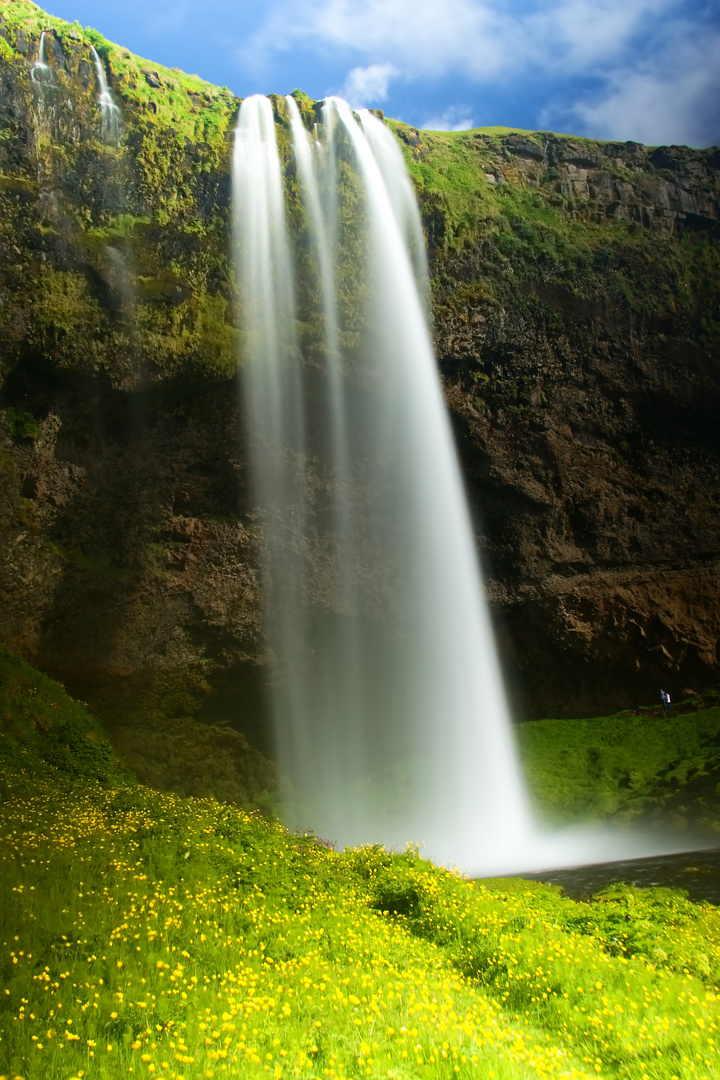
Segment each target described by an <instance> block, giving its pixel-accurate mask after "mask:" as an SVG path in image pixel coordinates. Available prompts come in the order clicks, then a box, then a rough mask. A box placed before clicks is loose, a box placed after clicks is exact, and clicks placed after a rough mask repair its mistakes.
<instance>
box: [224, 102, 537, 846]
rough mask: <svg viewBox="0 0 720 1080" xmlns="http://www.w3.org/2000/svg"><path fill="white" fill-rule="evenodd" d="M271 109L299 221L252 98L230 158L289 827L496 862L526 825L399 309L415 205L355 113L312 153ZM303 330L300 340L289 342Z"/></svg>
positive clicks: (442, 440)
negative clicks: (286, 149) (288, 163)
mask: <svg viewBox="0 0 720 1080" xmlns="http://www.w3.org/2000/svg"><path fill="white" fill-rule="evenodd" d="M288 110H289V117H290V130H291V137H292V147H293V161H294V168H295V170H296V174H297V178H298V181H299V189H300V198H301V207H302V208H301V211H300V214H301V217H302V224H301V225H300V226H299V225H298V224H297V218H298V212H297V210H296V212H295V217H294V219H293V220H292V222H290V221H286V213H285V199H286V195H285V192H284V187H283V170H282V167H281V161H280V156H279V153H278V148H277V142H276V134H275V122H274V117H273V113H272V107H271V105H270V102H269V101H268V100H267V99H266V98H262V97H253V98H249V99H247V100H246V101H244V102H243V104H242V106H241V110H240V118H239V122H238V128H237V133H236V144H235V208H236V243H237V265H238V271H239V281H240V300H241V310H242V312H243V324H242V329H241V347H242V351H243V356H244V362H245V364H244V378H245V397H246V401H247V410H248V426H249V431H250V443H251V458H252V468H253V475H254V481H255V490H256V495H257V499H258V502H259V504H260V507H261V513H262V524H263V530H264V536H265V543H266V550H267V560H266V568H265V569H266V579H267V580H266V588H267V592H268V596H269V610H268V636H269V641H270V644H271V647H272V648H273V651H274V653H275V656H276V658H277V674H276V685H275V688H274V702H273V704H274V714H275V722H276V734H277V747H278V756H279V762H280V767H281V771H282V773H283V775H284V777H285V786H284V792H283V796H284V801H285V809H286V814H287V816H288V817H289V819H290V820H291V822H292V823H294V824H297V825H308V824H311V825H313V826H314V827H315V829H316V830H317V831H318V832H320V833H321V834H322V835H326V836H328V837H331V838H332V839H337V840H338V841H339V842H340V843H341V844H343V845H346V844H358V843H373V842H383V843H385V844H387V845H395V846H404V845H405V843H406V842H407V841H417V842H421V843H424V844H425V845H426V848H427V851H428V853H429V854H430V855H432V856H433V857H435V858H437V859H441V860H443V861H452V862H459V863H460V864H461V865H463V866H465V867H468V866H469V865H477V864H478V863H479V862H481V863H483V864H484V865H487V866H495V865H499V864H500V863H502V862H503V859H504V857H506V856H507V849H508V845H509V844H510V843H513V844H515V843H516V842H519V841H521V840H522V838H525V837H526V836H527V834H528V831H529V828H530V824H529V821H530V819H529V813H528V810H527V806H526V798H525V793H524V789H523V784H522V780H521V777H520V772H519V768H518V765H517V761H516V755H515V751H514V746H513V741H512V735H511V730H510V723H509V718H508V715H507V708H506V704H505V698H504V692H503V687H502V681H501V677H500V672H499V667H498V661H497V657H496V655H495V648H494V643H493V635H492V630H491V627H490V624H489V619H488V615H487V611H486V607H485V603H484V599H483V593H482V584H481V580H480V575H479V571H478V564H477V557H476V553H475V550H474V544H473V538H472V532H471V529H470V524H469V519H468V515H467V510H466V506H465V499H464V494H463V490H462V484H461V480H460V475H459V470H458V465H457V462H456V459H455V452H454V448H453V443H452V436H451V432H450V427H449V423H448V419H447V416H446V412H445V407H444V403H443V398H442V394H441V391H440V386H439V382H438V377H437V371H436V367H435V360H434V356H433V352H432V347H431V344H430V339H429V335H428V329H427V324H426V318H425V311H424V308H423V302H422V299H421V296H420V293H421V291H422V290H423V288H424V285H423V283H424V282H425V281H426V280H427V277H426V271H425V268H424V261H423V260H422V258H421V251H422V248H421V245H420V233H419V218H418V216H417V209H416V208H415V206H414V199H413V198H412V191H411V188H410V187H409V181H408V180H407V176H406V173H405V170H404V167H401V166H402V159H401V158H400V157H399V156H398V155H399V151H398V152H397V155H396V153H395V149H396V148H395V147H394V146H393V145H392V144H391V143H388V142H387V141H386V138H385V135H386V134H387V137H388V138H389V139H390V140H392V138H393V137H392V135H390V133H389V132H387V133H386V132H385V130H384V128H383V126H382V124H381V122H380V121H379V120H377V119H376V118H375V117H373V116H369V115H363V117H362V126H361V125H360V124H359V123H358V122H357V121H356V119H355V118H354V116H353V114H352V113H351V111H350V109H349V107H348V106H347V105H345V104H344V103H343V102H341V101H339V100H329V101H327V102H326V103H325V106H324V112H323V116H322V122H321V125H320V136H321V138H320V144H319V145H318V144H317V143H314V142H313V141H312V140H311V139H310V136H309V133H308V131H307V130H306V129H305V127H304V125H303V123H302V120H301V118H300V114H299V111H298V108H297V105H296V103H295V102H294V100H288ZM376 125H377V127H376ZM351 208H352V209H353V212H354V215H355V222H356V223H359V227H360V232H359V233H353V230H354V229H355V225H354V224H351V225H350V227H348V224H347V223H348V220H349V211H350V209H351ZM288 225H290V226H291V227H290V228H288ZM290 234H293V243H292V244H291V243H290V239H289V236H290ZM353 243H357V248H356V249H355V250H353V249H352V245H353ZM408 248H410V251H411V252H412V257H411V256H410V255H409V254H408ZM293 260H295V263H296V265H297V266H300V262H299V261H298V260H301V261H302V260H304V261H302V266H303V267H304V268H305V272H304V275H303V273H300V274H299V275H298V277H299V279H300V278H302V277H303V276H304V277H305V279H306V280H304V281H303V280H298V284H297V290H295V289H294V288H293V274H292V269H291V268H292V265H293ZM308 279H309V280H308ZM418 279H419V281H420V287H418ZM348 290H349V291H348ZM296 291H297V295H296ZM300 309H302V312H301V311H300ZM300 315H302V317H301V319H300V324H299V325H301V326H304V325H306V324H308V323H311V324H314V323H317V322H319V323H320V324H321V325H322V328H323V329H322V333H321V335H320V338H321V340H319V341H318V340H317V339H314V340H310V341H309V343H308V341H305V340H303V341H300V339H299V336H298V334H297V333H296V331H295V329H294V327H295V321H296V320H297V319H298V318H300Z"/></svg>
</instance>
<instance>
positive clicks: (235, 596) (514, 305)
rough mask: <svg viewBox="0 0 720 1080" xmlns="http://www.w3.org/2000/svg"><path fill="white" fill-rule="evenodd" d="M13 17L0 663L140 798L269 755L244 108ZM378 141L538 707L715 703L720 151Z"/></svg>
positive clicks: (3, 200) (79, 33) (516, 664)
mask: <svg viewBox="0 0 720 1080" xmlns="http://www.w3.org/2000/svg"><path fill="white" fill-rule="evenodd" d="M0 11H1V12H2V15H1V17H0V334H1V335H2V341H3V348H2V356H1V357H0V379H1V380H2V389H1V395H2V396H1V398H0V418H1V420H0V500H2V510H1V511H0V514H1V518H0V520H1V522H2V524H1V525H0V529H1V531H0V582H1V585H0V588H1V589H2V596H3V605H2V610H1V611H0V638H1V639H2V641H3V642H4V643H5V644H6V645H8V646H9V647H11V648H13V649H15V650H17V651H19V652H21V653H22V655H24V656H25V657H27V658H29V659H31V660H32V661H33V662H35V663H36V664H38V665H40V666H41V667H43V668H44V669H45V670H47V671H49V672H52V673H53V674H55V675H59V676H61V677H63V678H64V679H65V680H66V681H67V682H68V684H69V685H70V686H71V688H73V689H74V690H75V691H76V692H79V693H81V694H82V696H84V697H88V698H90V699H91V700H92V701H93V703H94V704H95V707H96V708H97V709H98V711H99V712H100V714H101V715H103V717H104V719H106V721H108V722H109V723H110V726H111V727H112V726H113V724H114V725H115V728H114V737H115V739H116V741H117V742H118V743H119V744H120V745H121V746H123V747H124V748H125V749H126V751H127V752H129V753H135V754H136V755H138V761H136V762H135V764H136V766H137V767H138V768H140V771H141V772H142V769H143V768H145V770H146V773H149V774H151V773H152V761H153V759H154V757H156V756H157V754H158V753H160V752H161V751H160V749H159V742H158V740H160V742H162V738H164V737H165V735H166V736H167V740H170V741H172V739H175V738H176V737H177V736H178V735H181V734H182V731H183V730H184V728H183V725H189V724H191V723H194V722H195V721H197V720H201V721H213V720H219V719H222V718H226V717H230V718H232V721H233V724H234V725H235V726H237V727H238V728H239V729H240V731H241V732H242V733H243V734H244V735H245V736H247V737H248V738H249V739H250V740H251V742H253V743H254V744H255V745H256V746H258V747H260V748H261V749H264V748H266V743H265V741H264V734H263V732H264V727H263V707H262V699H263V690H264V687H265V686H266V684H267V681H268V678H269V674H268V673H269V670H270V669H269V665H268V657H267V655H266V648H265V644H264V641H263V633H262V617H261V601H262V595H261V585H260V577H259V572H258V552H259V547H258V545H259V543H260V537H259V531H258V527H257V524H256V516H255V507H254V506H253V502H252V498H251V496H250V493H249V489H248V484H247V478H246V465H245V459H244V453H243V433H242V419H241V418H242V408H241V401H240V389H239V386H238V382H237V378H236V366H237V360H236V347H235V330H234V323H233V282H232V266H231V262H230V257H229V250H230V240H231V233H232V219H231V179H230V158H231V153H232V129H233V125H234V121H235V116H236V112H237V108H238V104H239V103H238V101H237V100H236V99H234V98H233V96H232V95H231V94H230V92H229V91H227V90H225V89H222V90H220V89H218V88H216V87H212V86H209V85H208V84H206V83H204V82H202V81H201V80H199V79H198V78H196V77H193V76H187V75H184V74H183V73H182V72H179V71H175V70H173V71H168V70H166V69H163V68H161V67H158V66H157V65H154V64H151V63H149V62H146V61H143V60H141V59H139V58H137V57H134V56H132V55H131V54H130V53H128V52H127V51H126V50H123V49H121V48H118V47H116V46H114V45H112V44H110V43H108V42H106V41H105V40H104V39H103V38H102V37H101V36H100V35H99V34H97V33H96V32H95V31H89V30H83V29H81V28H80V27H79V26H77V25H75V26H73V25H69V24H66V23H62V22H60V21H59V20H55V19H52V18H50V17H48V16H46V15H45V14H44V13H42V12H41V11H40V10H39V9H37V8H35V7H34V6H33V5H32V4H30V3H28V2H27V0H4V2H3V3H2V4H0ZM43 30H44V31H45V32H46V33H45V40H44V49H45V67H42V66H39V65H38V60H39V52H40V35H41V32H42V31H43ZM91 47H93V48H94V49H95V50H96V54H97V58H98V62H99V63H100V64H101V65H102V73H103V76H104V77H105V78H106V79H107V82H108V84H109V87H110V91H111V93H112V95H113V98H114V101H115V102H116V103H117V105H118V106H119V107H120V109H121V128H120V130H119V131H118V133H117V134H114V133H113V132H112V130H109V129H108V125H107V123H106V124H105V125H104V124H103V111H102V109H101V107H100V105H99V103H98V89H99V82H98V73H97V68H96V60H95V58H94V56H93V54H92V53H91ZM301 104H302V106H303V108H305V109H307V110H310V109H312V104H313V103H311V102H308V100H307V99H305V98H304V97H303V98H301ZM276 107H277V111H278V124H279V128H280V130H281V131H282V129H283V126H284V124H285V119H284V113H283V108H282V102H281V101H280V100H278V101H277V102H276ZM106 119H107V118H106ZM390 123H391V125H392V127H393V129H394V130H395V132H396V134H397V135H398V137H399V138H400V139H401V140H402V142H403V144H404V147H405V150H406V155H407V159H408V163H409V165H410V168H411V172H412V175H413V178H414V181H415V183H416V186H417V190H418V194H419V198H420V202H421V207H422V211H423V215H424V220H425V225H426V232H427V237H428V244H429V250H430V257H431V271H432V288H433V308H434V325H435V334H436V343H437V351H438V356H439V361H440V367H441V372H442V376H443V379H444V383H445V387H446V393H447V400H448V404H449V406H450V408H451V410H452V416H453V420H454V423H455V428H456V432H457V438H458V445H459V448H460V454H461V458H462V462H463V466H464V470H465V476H466V479H467V486H468V492H469V496H470V500H471V504H472V507H473V512H474V515H475V521H476V527H477V535H478V545H479V549H480V551H481V553H482V557H483V561H484V563H485V567H486V572H487V576H488V592H489V595H490V598H491V600H492V603H493V608H494V611H495V614H496V616H497V620H498V626H499V629H500V632H501V639H502V641H503V645H504V651H505V655H506V658H507V664H508V670H509V673H510V682H511V684H512V686H513V688H514V689H515V691H516V693H517V695H518V698H519V699H520V700H522V701H524V702H525V707H526V708H527V709H529V710H531V711H532V712H533V713H534V714H536V715H537V714H541V713H547V712H555V713H559V712H562V713H565V714H568V713H569V714H572V713H577V712H580V711H591V712H594V713H597V711H599V710H600V708H601V707H603V708H610V707H612V706H615V705H621V704H628V703H633V702H636V701H639V700H647V699H648V698H649V697H651V696H652V697H654V696H655V695H656V693H657V688H658V686H659V685H660V684H665V683H668V684H669V686H670V688H671V690H675V691H676V692H680V691H682V690H683V689H685V688H686V687H687V688H693V689H696V690H702V689H703V688H705V687H707V686H709V685H712V684H713V683H717V680H718V677H719V675H720V658H719V657H718V651H717V646H718V637H719V634H720V607H719V606H718V603H717V586H718V562H719V560H720V540H719V537H720V425H718V422H717V420H718V387H719V386H720V382H719V379H718V375H719V371H718V367H719V364H720V361H719V359H718V338H719V336H720V319H719V317H718V292H719V287H720V266H719V265H718V247H717V238H718V220H719V217H720V212H719V208H718V192H719V183H718V168H719V166H720V153H718V151H712V150H710V151H692V150H689V149H687V148H684V147H663V148H657V149H654V150H650V149H647V148H645V147H642V146H639V145H637V144H601V143H596V142H592V141H589V140H584V139H577V138H567V137H564V136H557V135H553V134H551V133H522V132H511V131H508V130H504V129H488V130H486V131H481V132H467V133H465V132H463V133H453V134H450V133H448V134H445V133H434V134H433V133H428V132H417V131H415V130H414V129H411V128H408V127H407V126H406V125H402V124H395V123H393V122H390ZM151 731H155V732H156V733H158V732H159V733H160V734H156V735H155V736H154V737H151V735H150V734H149V732H151ZM163 732H164V733H165V735H163V734H162V733H163ZM140 733H142V734H140ZM153 738H154V741H153ZM143 740H144V741H143ZM167 740H166V741H167ZM163 745H165V744H163ZM168 745H169V743H168ZM163 752H165V751H163ZM168 752H169V751H168ZM140 759H142V760H140ZM143 761H144V762H145V764H144V766H143ZM186 768H187V762H186V761H181V760H178V761H177V762H176V771H177V772H178V775H180V774H181V773H182V772H183V771H184V770H185V769H186ZM178 782H179V780H178Z"/></svg>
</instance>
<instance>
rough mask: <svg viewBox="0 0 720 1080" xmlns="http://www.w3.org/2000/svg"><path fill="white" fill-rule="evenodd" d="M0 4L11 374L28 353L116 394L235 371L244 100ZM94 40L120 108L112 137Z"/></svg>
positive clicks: (1, 178)
mask: <svg viewBox="0 0 720 1080" xmlns="http://www.w3.org/2000/svg"><path fill="white" fill-rule="evenodd" d="M1 10H2V21H1V22H0V34H1V35H2V36H1V37H0V41H2V46H3V55H2V75H1V76H0V78H1V79H2V105H1V106H0V119H1V121H2V132H1V135H0V203H2V211H3V213H2V218H3V222H2V226H1V232H0V236H1V238H2V242H3V245H4V249H5V258H4V260H3V262H4V265H3V268H2V276H3V284H4V289H5V292H6V294H7V296H8V300H7V302H6V303H5V304H4V305H3V310H2V316H0V317H1V318H2V325H1V326H0V329H2V331H3V333H4V336H5V338H6V340H7V342H8V345H9V347H8V349H7V350H6V351H5V355H4V357H3V361H4V365H5V366H6V369H7V367H8V366H11V365H12V364H13V363H14V362H17V361H18V359H20V357H22V356H27V355H28V354H31V355H32V356H34V358H35V359H36V360H38V359H39V360H41V361H42V362H45V363H47V364H49V365H51V366H57V367H64V368H70V369H73V370H76V371H85V372H88V373H92V372H104V373H105V374H106V375H107V376H108V377H109V378H110V379H111V380H112V381H113V383H115V384H116V385H132V384H133V383H134V382H135V381H137V379H138V378H140V377H142V376H143V375H151V376H152V375H153V374H169V373H172V372H173V371H176V370H178V369H179V368H184V367H191V368H192V367H198V368H200V369H202V370H203V371H205V372H207V373H208V374H211V375H215V376H227V375H228V374H230V373H231V372H232V371H233V370H234V368H235V363H236V361H235V346H234V333H233V329H232V286H231V270H230V266H229V258H228V256H229V252H228V243H227V237H228V234H229V231H230V226H229V216H230V206H229V203H230V200H229V189H230V181H229V159H230V155H231V136H230V132H231V129H232V125H233V122H234V116H235V113H236V110H237V104H238V103H237V101H236V100H235V98H234V97H233V96H232V95H231V94H230V92H229V91H228V90H226V89H223V90H220V89H218V88H217V87H213V86H210V85H209V84H207V83H204V82H203V81H202V80H200V79H199V78H197V77H196V76H188V75H185V74H183V73H182V72H180V71H178V70H173V71H170V70H168V69H165V68H162V67H159V66H158V65H154V64H150V63H148V62H147V61H144V60H142V59H140V58H139V57H135V56H133V55H132V54H130V53H129V52H128V51H127V50H125V49H121V48H119V47H117V46H115V45H113V44H111V43H110V42H108V41H106V40H105V39H104V38H103V37H102V36H101V35H100V34H98V33H97V32H96V31H94V30H91V29H85V30H83V29H82V28H81V27H80V26H78V25H70V24H68V23H64V22H62V21H61V20H58V19H54V18H52V17H50V16H48V15H46V14H45V13H44V12H42V11H41V10H40V9H39V8H36V7H35V6H34V5H33V4H31V3H28V2H25V0H12V2H6V3H4V4H3V5H2V9H1ZM43 31H45V55H46V61H47V65H48V68H47V70H46V71H45V72H43V71H42V70H41V69H39V68H38V67H37V63H38V59H39V49H40V36H41V33H42V32H43ZM91 47H94V48H95V49H96V51H97V54H98V56H99V57H100V60H101V63H102V65H103V67H104V69H105V73H106V77H107V81H108V84H109V86H110V87H111V92H112V94H113V97H114V100H115V101H116V102H117V104H118V106H119V107H120V109H121V117H122V119H121V125H120V130H119V134H118V136H117V137H116V138H115V137H108V136H107V134H106V135H105V137H103V129H102V111H101V108H100V106H99V104H98V100H97V98H98V79H97V75H96V72H95V67H94V60H93V57H92V55H91V52H90V49H91Z"/></svg>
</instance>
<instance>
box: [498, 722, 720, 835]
mask: <svg viewBox="0 0 720 1080" xmlns="http://www.w3.org/2000/svg"><path fill="white" fill-rule="evenodd" d="M678 708H679V709H680V710H681V711H680V712H678V714H677V715H675V716H674V717H671V718H669V719H665V718H661V717H660V716H657V715H655V714H656V713H657V712H658V711H659V710H656V709H651V710H644V711H643V710H639V711H637V712H636V713H628V712H625V713H619V714H618V715H617V716H606V717H599V718H595V719H588V720H539V721H534V722H531V723H524V724H520V725H519V726H518V729H517V732H518V742H519V746H520V752H521V755H522V759H523V763H524V767H525V772H526V776H527V780H528V785H529V788H530V791H531V793H532V795H533V798H534V800H535V803H536V806H537V807H538V810H539V811H540V813H542V814H543V815H545V816H546V817H548V818H549V819H550V820H551V821H556V822H567V821H572V820H577V819H578V817H580V818H584V819H587V820H597V819H599V818H604V817H610V816H619V817H621V818H623V819H628V820H629V819H632V818H637V817H640V816H648V815H650V816H651V817H652V816H657V817H658V819H659V820H660V819H662V818H663V816H664V817H665V818H670V819H675V820H678V821H679V819H680V818H684V820H685V821H686V822H687V823H691V822H694V823H700V824H702V825H704V826H705V827H706V828H708V829H710V830H711V831H712V832H715V833H718V834H720V801H719V800H718V798H717V795H718V794H720V792H716V790H715V789H716V786H717V785H718V784H719V783H720V705H716V704H710V705H709V707H708V708H704V709H697V708H696V707H695V706H694V705H693V703H687V704H686V705H681V706H678ZM680 807H683V810H682V812H680V813H679V808H680Z"/></svg>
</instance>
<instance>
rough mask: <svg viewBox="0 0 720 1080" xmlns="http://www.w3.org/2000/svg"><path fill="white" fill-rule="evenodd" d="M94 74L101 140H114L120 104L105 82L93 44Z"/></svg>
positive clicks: (103, 70) (116, 136)
mask: <svg viewBox="0 0 720 1080" xmlns="http://www.w3.org/2000/svg"><path fill="white" fill-rule="evenodd" d="M90 53H91V55H92V59H93V64H94V65H95V74H96V76H97V81H98V97H97V102H98V105H99V106H100V114H101V127H100V132H101V136H102V141H103V142H105V143H109V142H115V141H116V139H117V138H118V136H119V135H120V123H121V114H120V106H119V105H117V104H116V103H115V100H114V98H113V96H112V92H111V90H110V88H109V86H108V84H107V78H106V77H105V68H104V67H103V65H102V61H101V59H100V57H99V55H98V52H97V49H96V48H95V46H94V45H91V46H90Z"/></svg>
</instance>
